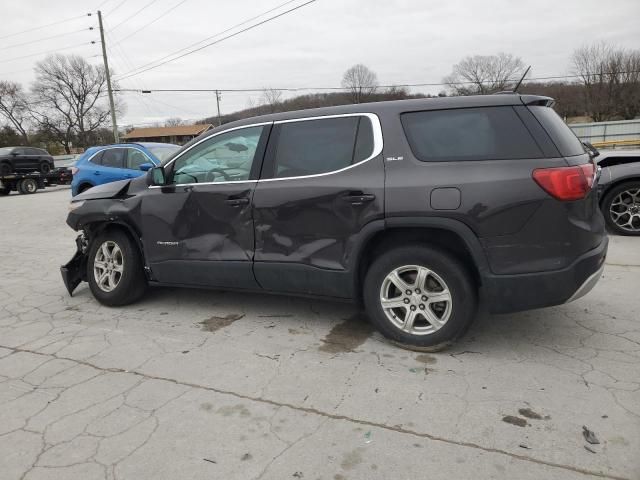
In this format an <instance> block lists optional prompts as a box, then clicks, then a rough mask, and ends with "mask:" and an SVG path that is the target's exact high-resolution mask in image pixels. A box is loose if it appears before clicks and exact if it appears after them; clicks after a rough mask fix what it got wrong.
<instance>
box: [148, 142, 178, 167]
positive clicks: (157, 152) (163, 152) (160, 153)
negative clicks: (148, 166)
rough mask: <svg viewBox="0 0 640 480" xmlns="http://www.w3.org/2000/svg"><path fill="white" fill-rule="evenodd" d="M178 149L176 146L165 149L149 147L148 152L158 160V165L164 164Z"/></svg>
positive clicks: (168, 146)
mask: <svg viewBox="0 0 640 480" xmlns="http://www.w3.org/2000/svg"><path fill="white" fill-rule="evenodd" d="M179 148H180V147H179V146H178V145H167V146H166V147H150V148H148V150H149V151H150V152H151V153H152V154H153V156H154V157H156V158H157V159H158V160H160V163H164V161H165V160H166V159H168V158H169V157H170V156H171V155H173V153H174V152H175V151H176V150H178V149H179Z"/></svg>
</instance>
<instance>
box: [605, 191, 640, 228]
mask: <svg viewBox="0 0 640 480" xmlns="http://www.w3.org/2000/svg"><path fill="white" fill-rule="evenodd" d="M602 214H603V215H604V219H605V221H606V222H607V227H609V229H610V230H611V231H613V232H615V233H617V234H618V235H630V236H638V235H640V182H639V181H635V182H627V183H623V184H621V185H618V186H617V187H613V188H612V189H611V190H610V191H609V192H608V193H607V194H606V195H605V197H604V200H602ZM629 222H630V223H629ZM625 223H626V226H625Z"/></svg>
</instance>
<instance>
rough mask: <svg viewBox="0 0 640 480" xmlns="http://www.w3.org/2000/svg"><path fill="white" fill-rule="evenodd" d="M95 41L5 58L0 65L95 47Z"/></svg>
mask: <svg viewBox="0 0 640 480" xmlns="http://www.w3.org/2000/svg"><path fill="white" fill-rule="evenodd" d="M95 43H96V42H95V41H93V40H92V41H90V42H86V43H81V44H78V45H69V46H67V47H61V48H56V49H55V50H48V51H45V52H38V53H32V54H31V55H23V56H21V57H14V58H7V59H5V60H0V63H7V62H13V61H15V60H22V59H23V58H31V57H37V56H38V55H47V54H49V53H56V52H60V51H62V50H70V49H72V48H79V47H83V46H86V45H95Z"/></svg>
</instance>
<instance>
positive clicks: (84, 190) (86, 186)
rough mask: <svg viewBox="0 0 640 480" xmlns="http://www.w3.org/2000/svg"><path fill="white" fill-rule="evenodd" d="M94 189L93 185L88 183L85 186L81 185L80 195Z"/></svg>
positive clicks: (79, 188)
mask: <svg viewBox="0 0 640 480" xmlns="http://www.w3.org/2000/svg"><path fill="white" fill-rule="evenodd" d="M91 187H92V185H89V184H88V183H85V184H83V185H80V186H79V187H78V193H82V192H86V191H87V190H89V189H90V188H91Z"/></svg>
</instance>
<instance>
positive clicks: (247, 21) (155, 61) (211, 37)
mask: <svg viewBox="0 0 640 480" xmlns="http://www.w3.org/2000/svg"><path fill="white" fill-rule="evenodd" d="M295 1H297V0H287V1H286V2H284V3H281V4H279V5H278V6H276V7H274V8H271V9H269V10H266V11H264V12H262V13H260V14H259V15H256V16H254V17H251V18H248V19H247V20H244V21H242V22H240V23H238V24H236V25H234V26H232V27H229V28H227V29H226V30H223V31H221V32H218V33H216V34H214V35H211V36H209V37H206V38H203V39H202V40H200V41H197V42H195V43H192V44H190V45H187V46H186V47H184V48H181V49H180V50H176V51H175V52H172V53H170V54H168V55H165V56H164V57H160V58H158V59H156V60H154V61H152V62H149V63H145V64H144V65H141V66H140V67H138V68H134V69H133V70H130V71H128V72H126V73H124V74H123V75H126V74H129V73H131V72H135V71H136V70H140V69H142V68H145V67H147V66H149V65H153V64H155V63H158V62H161V61H162V60H164V59H165V58H169V57H173V56H175V55H177V54H179V53H182V52H184V51H187V50H189V49H190V48H193V47H195V46H196V45H200V44H202V43H204V42H206V41H208V40H211V39H213V38H216V37H219V36H220V35H224V34H225V33H227V32H230V31H232V30H234V29H236V28H238V27H241V26H242V25H245V24H247V23H249V22H251V21H253V20H255V19H257V18H260V17H262V16H264V15H267V14H268V13H271V12H273V11H274V10H278V9H280V8H282V7H284V6H285V5H288V4H290V3H293V2H295Z"/></svg>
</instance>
